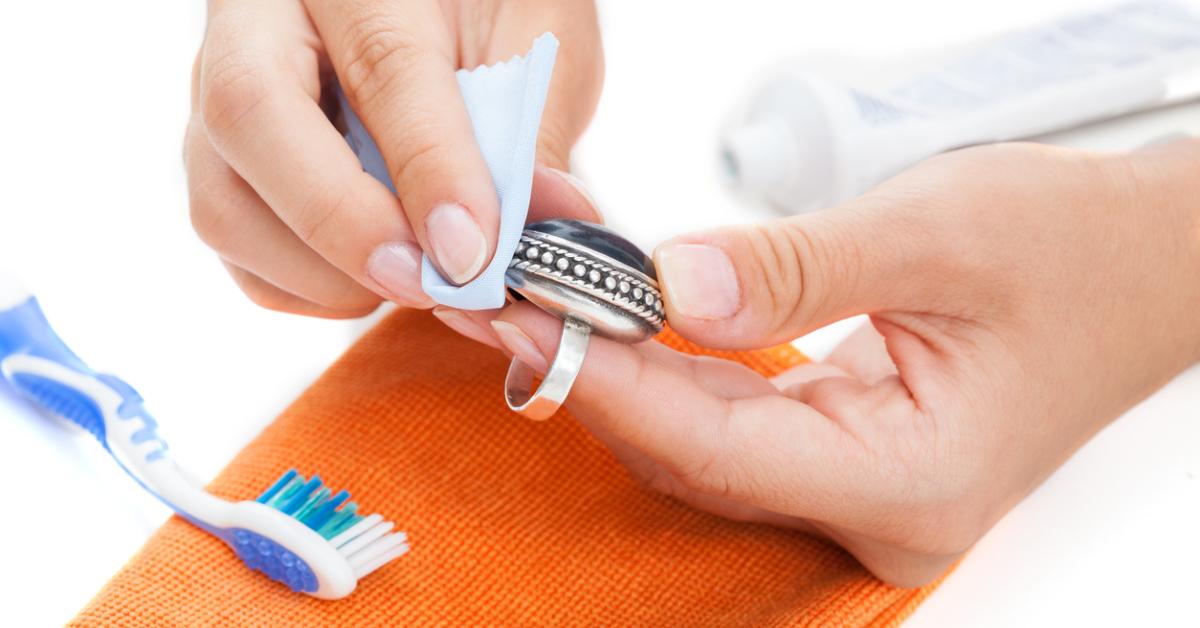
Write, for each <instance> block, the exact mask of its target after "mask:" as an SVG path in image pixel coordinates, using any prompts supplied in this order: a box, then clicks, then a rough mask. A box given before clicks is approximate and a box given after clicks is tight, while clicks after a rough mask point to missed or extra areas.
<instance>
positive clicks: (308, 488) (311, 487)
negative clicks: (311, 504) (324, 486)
mask: <svg viewBox="0 0 1200 628" xmlns="http://www.w3.org/2000/svg"><path fill="white" fill-rule="evenodd" d="M318 486H321V478H319V477H317V476H315V475H314V476H313V477H312V479H311V480H309V481H307V482H305V483H304V485H303V486H301V487H300V488H299V490H297V491H296V493H295V494H294V495H293V496H292V498H291V499H289V500H288V501H287V503H286V504H284V505H283V507H282V508H280V510H282V511H283V512H285V513H287V514H289V515H290V514H294V513H295V512H296V511H297V510H299V509H300V506H303V505H304V502H306V501H308V496H309V495H311V494H312V492H313V491H315V490H316V489H317V487H318Z"/></svg>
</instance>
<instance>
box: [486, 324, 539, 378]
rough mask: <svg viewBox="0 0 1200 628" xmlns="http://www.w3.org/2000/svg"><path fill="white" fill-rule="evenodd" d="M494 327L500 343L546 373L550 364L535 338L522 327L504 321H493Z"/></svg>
mask: <svg viewBox="0 0 1200 628" xmlns="http://www.w3.org/2000/svg"><path fill="white" fill-rule="evenodd" d="M492 329H495V330H496V335H497V336H499V337H500V344H502V345H504V348H506V349H508V350H509V351H511V352H512V354H513V355H514V356H516V357H517V359H518V360H520V361H522V362H524V363H525V364H526V365H527V366H529V367H530V368H532V369H533V370H535V371H537V372H539V373H545V372H546V369H547V368H549V365H548V364H547V363H546V358H545V356H543V355H542V352H541V351H539V350H538V347H537V345H536V344H534V342H533V339H532V338H530V337H529V336H527V335H526V334H525V332H523V331H521V328H520V327H517V326H516V325H513V324H512V323H506V322H504V321H492Z"/></svg>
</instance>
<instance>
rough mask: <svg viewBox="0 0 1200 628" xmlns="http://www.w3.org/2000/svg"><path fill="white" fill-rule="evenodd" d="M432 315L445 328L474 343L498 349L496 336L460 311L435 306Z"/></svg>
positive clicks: (498, 344)
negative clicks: (443, 324)
mask: <svg viewBox="0 0 1200 628" xmlns="http://www.w3.org/2000/svg"><path fill="white" fill-rule="evenodd" d="M433 315H434V316H436V317H438V320H440V321H442V322H443V323H445V325H446V327H449V328H450V329H453V330H454V331H456V332H458V333H460V334H462V335H464V336H466V337H467V338H470V339H471V340H474V341H475V342H479V343H483V344H485V345H487V346H489V347H492V348H494V349H499V348H500V342H499V341H498V340H496V336H495V335H494V334H492V332H491V330H490V329H485V328H484V326H483V325H481V324H479V323H477V322H476V321H475V319H473V318H471V317H470V316H469V315H467V314H465V313H463V312H462V311H461V310H456V309H454V308H449V307H443V306H440V305H439V306H437V307H435V308H433Z"/></svg>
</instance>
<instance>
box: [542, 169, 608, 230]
mask: <svg viewBox="0 0 1200 628" xmlns="http://www.w3.org/2000/svg"><path fill="white" fill-rule="evenodd" d="M552 218H571V219H575V220H583V221H586V222H594V223H600V224H603V223H604V215H603V214H601V213H600V209H599V207H598V206H597V204H596V200H595V197H593V196H592V193H591V191H590V190H588V187H587V184H585V183H584V182H583V181H582V180H580V179H579V178H578V177H576V176H575V175H573V174H571V173H569V172H567V171H565V170H560V169H558V168H554V167H552V166H547V165H545V164H537V166H536V167H535V168H534V170H533V188H532V192H531V194H530V198H529V221H530V222H537V221H540V220H549V219H552Z"/></svg>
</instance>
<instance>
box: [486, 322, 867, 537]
mask: <svg viewBox="0 0 1200 628" xmlns="http://www.w3.org/2000/svg"><path fill="white" fill-rule="evenodd" d="M494 325H495V327H496V329H497V334H498V335H499V337H500V340H501V342H502V343H503V344H504V345H505V346H506V347H507V348H508V349H509V350H510V351H512V352H513V353H514V354H515V355H516V356H517V357H518V359H521V360H522V361H524V362H526V363H529V364H530V366H534V367H535V368H537V365H538V364H539V363H540V364H541V365H543V368H544V365H545V364H547V363H548V362H549V360H550V358H551V356H553V355H554V353H555V351H556V350H557V343H558V338H559V330H560V329H561V324H560V323H559V322H558V321H557V320H556V319H554V318H553V317H551V316H550V315H548V314H545V313H544V312H541V311H539V310H537V309H536V307H534V306H532V305H530V304H528V303H518V304H516V305H514V306H511V307H509V308H506V309H505V310H504V311H503V312H502V313H501V314H500V316H499V317H498V318H497V321H496V323H494ZM514 330H516V331H514ZM648 346H649V345H648ZM645 348H646V347H631V346H628V345H623V344H620V343H616V342H612V341H609V340H606V339H603V338H598V337H593V338H592V339H591V341H590V343H589V346H588V355H587V359H586V360H585V361H584V364H583V367H582V368H581V370H580V372H579V375H578V377H577V379H576V380H575V384H574V386H573V387H572V389H571V396H570V398H569V400H568V405H569V407H570V409H571V410H572V413H573V414H574V415H575V416H576V418H578V419H579V420H580V421H581V422H583V423H585V424H586V425H589V426H593V425H594V426H597V427H598V428H599V429H602V430H604V431H606V432H607V433H609V434H611V435H612V436H613V437H614V438H617V439H620V440H622V441H624V442H627V443H629V444H630V445H631V446H633V447H636V448H637V449H639V450H640V451H642V452H644V453H645V454H646V455H647V456H648V457H650V458H652V459H654V460H656V461H658V462H659V463H660V464H662V465H664V467H665V468H667V469H668V470H669V471H670V472H671V473H672V474H673V475H675V476H676V477H678V478H680V480H682V481H683V482H684V483H685V484H687V485H688V487H689V488H691V489H693V490H697V491H700V492H702V493H709V494H719V495H725V496H737V497H738V498H740V499H744V500H746V501H748V502H749V503H751V504H752V505H755V506H759V507H764V508H772V509H774V507H779V506H786V507H787V508H788V510H787V512H788V514H791V515H795V516H808V515H809V514H810V513H814V512H820V513H822V514H824V515H833V514H837V513H844V512H845V510H846V507H847V506H846V504H844V503H842V502H844V501H845V499H844V497H845V496H844V493H843V494H842V495H841V497H838V490H837V488H836V487H837V486H838V484H839V477H840V476H844V475H845V474H846V473H849V472H851V469H852V468H853V467H854V466H855V465H853V464H851V463H850V461H848V460H847V459H846V456H845V454H846V451H847V448H848V447H851V446H853V443H852V439H849V438H847V437H846V435H844V434H842V433H841V432H840V430H839V429H838V427H837V426H836V425H835V424H834V423H832V422H831V421H829V420H828V419H826V418H825V417H822V416H821V415H819V414H818V413H817V412H815V411H814V410H812V409H811V408H808V407H807V406H804V405H803V404H800V403H797V402H796V401H794V400H791V399H788V398H786V397H783V396H781V395H777V394H766V395H758V396H749V397H744V398H738V399H726V398H722V397H720V396H718V395H716V394H714V393H713V392H712V391H711V390H709V389H708V387H707V386H705V385H703V383H704V382H705V381H706V380H707V382H708V383H711V381H713V380H716V379H720V378H721V377H725V378H729V377H730V374H729V373H728V372H724V373H721V374H720V377H713V378H700V379H699V380H698V379H697V377H696V373H694V372H688V371H680V370H677V369H675V368H670V367H668V366H666V365H664V364H662V363H660V362H659V361H657V360H655V359H651V358H648V357H647V355H646V353H645V352H644V349H645ZM681 357H682V356H681ZM684 359H688V360H690V358H684ZM702 369H703V367H702V366H697V370H702ZM750 375H753V373H752V372H750ZM753 377H755V378H757V381H758V382H759V383H758V384H753V385H756V386H762V388H761V390H763V391H768V390H770V391H774V390H775V389H774V387H773V386H771V385H770V383H769V382H766V380H764V379H762V378H761V377H759V376H757V375H753ZM616 391H620V393H619V394H616ZM797 486H801V487H804V489H805V490H804V491H796V490H794V487H797ZM787 487H792V488H787ZM798 492H802V493H803V494H802V495H797V494H796V493H798Z"/></svg>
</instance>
